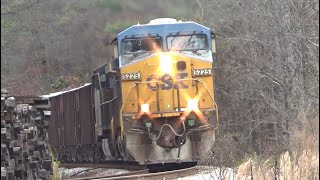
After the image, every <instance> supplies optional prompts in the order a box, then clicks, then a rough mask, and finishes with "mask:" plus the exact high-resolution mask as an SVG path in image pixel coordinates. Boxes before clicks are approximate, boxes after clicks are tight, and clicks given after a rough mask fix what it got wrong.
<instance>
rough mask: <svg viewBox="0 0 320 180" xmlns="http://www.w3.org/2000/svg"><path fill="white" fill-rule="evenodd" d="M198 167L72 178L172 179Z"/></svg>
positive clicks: (82, 179)
mask: <svg viewBox="0 0 320 180" xmlns="http://www.w3.org/2000/svg"><path fill="white" fill-rule="evenodd" d="M198 171H199V169H198V167H191V168H185V169H179V170H174V171H166V172H158V173H148V169H144V170H140V171H134V172H129V173H124V174H117V175H109V176H99V177H98V176H96V177H83V178H74V179H73V180H84V179H91V180H93V179H94V180H134V179H143V180H154V179H156V180H157V179H159V180H160V179H161V180H162V179H174V178H178V177H185V176H189V175H193V174H196V173H198Z"/></svg>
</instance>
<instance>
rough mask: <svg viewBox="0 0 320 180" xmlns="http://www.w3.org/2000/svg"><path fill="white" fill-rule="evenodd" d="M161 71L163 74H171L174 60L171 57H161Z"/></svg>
mask: <svg viewBox="0 0 320 180" xmlns="http://www.w3.org/2000/svg"><path fill="white" fill-rule="evenodd" d="M160 71H161V73H163V74H165V73H167V74H171V72H172V58H171V56H170V55H160Z"/></svg>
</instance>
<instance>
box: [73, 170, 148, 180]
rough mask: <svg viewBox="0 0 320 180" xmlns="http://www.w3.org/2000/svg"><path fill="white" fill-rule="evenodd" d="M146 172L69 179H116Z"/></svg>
mask: <svg viewBox="0 0 320 180" xmlns="http://www.w3.org/2000/svg"><path fill="white" fill-rule="evenodd" d="M148 172H149V169H143V170H139V171H132V172H128V173H122V174H113V175H105V176H96V177H80V178H71V179H73V180H85V179H104V178H116V177H121V176H130V175H137V174H145V173H148Z"/></svg>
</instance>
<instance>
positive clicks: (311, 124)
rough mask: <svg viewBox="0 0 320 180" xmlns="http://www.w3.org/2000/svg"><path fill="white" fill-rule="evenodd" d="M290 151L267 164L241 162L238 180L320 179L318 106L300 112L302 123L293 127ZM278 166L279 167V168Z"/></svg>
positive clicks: (267, 161)
mask: <svg viewBox="0 0 320 180" xmlns="http://www.w3.org/2000/svg"><path fill="white" fill-rule="evenodd" d="M291 132H293V133H292V139H291V142H290V144H291V148H290V152H285V153H283V154H281V155H280V157H277V166H275V162H276V161H275V160H276V159H275V158H269V159H267V160H266V161H264V162H263V163H259V164H258V165H252V164H253V163H252V160H251V159H249V160H248V161H247V162H245V163H243V164H241V165H240V166H239V168H238V172H237V175H236V177H237V180H245V179H251V178H249V177H252V176H253V179H255V180H256V179H258V180H260V179H261V180H265V179H266V180H267V179H276V178H277V179H279V180H319V113H318V109H315V108H308V109H306V111H304V112H300V114H299V126H297V127H293V128H292V129H291ZM275 168H276V169H275Z"/></svg>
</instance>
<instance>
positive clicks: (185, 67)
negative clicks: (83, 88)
mask: <svg viewBox="0 0 320 180" xmlns="http://www.w3.org/2000/svg"><path fill="white" fill-rule="evenodd" d="M112 44H113V46H114V57H115V58H114V60H113V62H112V64H110V66H104V67H103V68H100V71H99V69H97V71H95V76H94V77H95V78H94V82H95V83H94V84H95V102H96V107H98V106H99V105H101V104H102V107H101V108H100V109H96V112H97V113H98V114H101V116H100V115H99V116H96V122H97V123H98V125H99V127H102V128H100V129H99V130H98V133H99V135H100V136H101V137H104V141H103V142H104V143H105V145H102V147H105V149H104V152H106V153H107V152H108V153H110V154H106V155H109V156H120V157H122V158H124V159H127V160H134V161H137V162H138V163H139V164H155V163H166V162H183V161H197V160H199V159H201V158H206V157H207V156H208V152H209V151H210V148H211V147H212V145H213V143H214V141H215V128H217V123H218V108H217V104H216V102H215V99H214V78H213V60H214V57H215V53H216V50H215V36H214V33H213V31H211V30H210V29H209V28H207V27H205V26H203V25H200V24H197V23H195V22H181V21H176V20H175V19H170V18H163V19H156V20H152V21H150V23H149V24H144V25H140V24H138V25H134V26H131V27H129V28H128V29H126V30H124V31H122V32H121V33H119V34H118V36H117V38H116V39H114V41H113V42H112ZM103 81H107V83H105V84H107V85H106V86H104V85H103V83H102V82H103ZM104 87H106V88H104ZM101 96H104V97H101ZM102 99H103V100H102ZM103 105H106V106H108V107H103ZM103 114H104V115H103ZM106 116H108V117H106ZM103 121H105V122H103ZM103 127H104V128H103ZM110 137H111V138H110ZM112 147H113V148H112ZM111 149H113V150H111ZM111 151H112V152H111Z"/></svg>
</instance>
